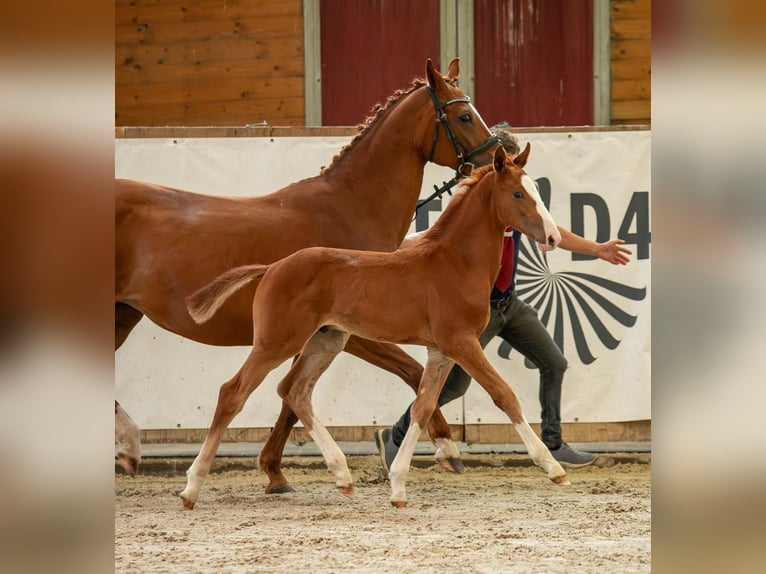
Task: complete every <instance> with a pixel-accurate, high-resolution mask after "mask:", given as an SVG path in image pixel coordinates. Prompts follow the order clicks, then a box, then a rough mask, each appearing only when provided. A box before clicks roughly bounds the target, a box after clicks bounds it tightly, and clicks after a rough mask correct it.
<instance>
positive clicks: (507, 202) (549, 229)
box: [492, 143, 561, 251]
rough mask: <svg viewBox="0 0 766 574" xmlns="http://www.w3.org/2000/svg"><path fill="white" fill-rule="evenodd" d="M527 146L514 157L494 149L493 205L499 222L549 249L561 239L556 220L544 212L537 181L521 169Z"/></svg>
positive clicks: (525, 160)
mask: <svg viewBox="0 0 766 574" xmlns="http://www.w3.org/2000/svg"><path fill="white" fill-rule="evenodd" d="M529 150H530V146H529V143H527V147H525V148H524V151H522V152H521V153H520V154H518V155H517V156H515V157H511V156H509V155H508V154H507V153H506V152H505V150H504V149H503V148H502V147H498V148H497V149H496V150H495V157H494V161H493V168H494V178H495V181H494V182H493V185H494V189H493V192H492V193H493V195H494V205H495V209H496V211H497V216H498V218H499V219H500V221H501V222H502V223H503V225H505V226H507V227H513V228H514V229H518V230H519V231H521V232H522V233H524V234H526V235H528V236H529V237H531V238H533V239H534V240H535V241H537V243H538V245H539V246H540V249H542V250H543V251H549V250H551V249H554V248H555V247H556V246H557V245H558V244H559V241H561V234H560V233H559V230H558V228H557V227H556V223H555V222H554V221H553V218H552V217H551V214H550V213H548V210H547V209H546V207H545V205H544V204H543V200H542V198H541V197H540V193H539V191H538V190H537V185H536V184H535V182H534V181H532V178H530V177H529V176H528V175H527V174H526V173H525V172H524V169H523V168H524V166H525V165H526V163H527V158H528V157H529Z"/></svg>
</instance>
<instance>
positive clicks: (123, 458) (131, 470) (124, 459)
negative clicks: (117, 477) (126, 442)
mask: <svg viewBox="0 0 766 574" xmlns="http://www.w3.org/2000/svg"><path fill="white" fill-rule="evenodd" d="M116 462H117V464H118V465H119V466H120V468H122V470H123V471H125V474H129V475H130V476H132V477H133V478H136V474H137V473H138V459H137V458H135V457H132V456H128V455H127V454H125V453H122V452H121V453H118V454H117V459H116Z"/></svg>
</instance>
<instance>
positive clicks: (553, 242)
mask: <svg viewBox="0 0 766 574" xmlns="http://www.w3.org/2000/svg"><path fill="white" fill-rule="evenodd" d="M548 245H550V246H551V247H554V246H555V245H556V240H555V239H553V236H550V237H548Z"/></svg>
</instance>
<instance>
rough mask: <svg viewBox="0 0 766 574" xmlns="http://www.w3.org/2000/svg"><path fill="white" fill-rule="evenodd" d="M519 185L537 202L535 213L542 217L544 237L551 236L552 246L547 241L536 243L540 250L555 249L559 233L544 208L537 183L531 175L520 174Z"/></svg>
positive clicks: (559, 238) (559, 237)
mask: <svg viewBox="0 0 766 574" xmlns="http://www.w3.org/2000/svg"><path fill="white" fill-rule="evenodd" d="M521 185H522V187H523V188H524V189H525V190H526V192H527V193H528V194H529V195H530V197H532V198H534V200H535V203H536V204H537V213H539V214H540V217H542V219H543V228H544V229H545V237H546V238H547V237H552V238H553V246H551V245H548V244H547V243H539V242H538V244H537V245H538V247H539V248H540V250H541V251H551V250H552V249H555V248H556V246H557V245H558V244H559V242H560V241H561V233H560V232H559V229H558V227H557V226H556V222H555V221H553V217H551V214H550V213H549V212H548V210H547V209H546V207H545V204H544V203H543V199H542V198H541V197H540V192H539V191H538V189H537V184H536V183H535V182H534V181H533V180H532V178H531V177H529V176H528V175H526V174H524V175H522V176H521Z"/></svg>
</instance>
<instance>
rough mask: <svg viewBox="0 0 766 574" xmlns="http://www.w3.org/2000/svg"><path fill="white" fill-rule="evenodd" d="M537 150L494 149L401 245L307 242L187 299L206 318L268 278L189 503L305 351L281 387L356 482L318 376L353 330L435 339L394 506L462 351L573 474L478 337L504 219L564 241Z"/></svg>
mask: <svg viewBox="0 0 766 574" xmlns="http://www.w3.org/2000/svg"><path fill="white" fill-rule="evenodd" d="M528 155H529V144H527V147H526V148H525V149H524V151H523V152H522V153H521V154H519V155H518V156H517V157H516V158H515V159H511V158H510V157H509V156H507V155H506V152H505V150H504V149H503V148H501V147H499V148H497V149H496V151H495V154H494V161H493V163H492V165H489V166H485V167H482V168H479V169H478V170H477V171H476V172H475V174H474V175H472V176H471V177H470V178H469V179H467V180H466V181H465V182H464V183H463V185H462V186H461V190H460V192H459V193H458V194H457V195H456V196H455V198H454V199H453V200H452V201H451V202H450V204H449V206H448V207H447V209H446V210H445V211H444V213H443V214H442V216H441V217H440V218H439V220H438V221H437V222H436V224H435V225H434V226H433V227H431V229H430V230H428V231H427V232H426V233H425V234H423V235H422V237H421V238H420V239H419V240H417V241H415V242H414V244H412V245H409V246H404V247H402V248H401V249H399V250H398V251H395V252H393V253H376V252H370V251H352V250H348V249H333V248H327V247H312V248H308V249H303V250H301V251H299V252H298V253H294V254H292V255H290V256H289V257H286V258H285V259H282V260H281V261H278V262H276V263H273V264H271V265H246V266H243V267H238V268H236V269H232V270H230V271H228V272H226V273H224V274H223V275H221V276H220V277H219V278H218V279H216V280H215V281H213V282H212V283H211V284H209V285H207V286H205V287H203V288H202V289H200V290H199V291H197V292H196V293H194V294H193V295H192V296H190V297H189V298H188V299H187V303H188V306H189V313H190V315H191V316H192V317H193V318H194V319H195V320H197V321H200V322H204V321H207V320H208V319H210V318H211V317H213V316H214V315H215V313H216V312H217V311H218V309H219V307H220V306H221V305H222V304H223V302H224V301H225V300H226V299H228V298H229V297H231V296H232V295H233V294H234V293H235V292H237V291H238V290H239V289H240V288H241V287H243V286H244V285H246V284H248V283H250V282H251V281H253V280H254V279H256V278H260V279H261V283H260V286H259V287H258V290H257V292H256V294H255V297H254V299H253V303H252V314H251V315H250V316H251V317H252V320H253V324H254V326H253V332H254V335H253V348H252V350H251V352H250V354H249V355H248V357H247V359H246V360H245V364H244V365H243V366H242V368H241V369H240V370H239V372H237V374H236V375H235V376H234V377H233V378H232V379H231V380H230V381H228V382H227V383H224V384H223V385H222V386H221V390H220V393H219V396H218V404H217V406H216V410H215V415H214V417H213V423H212V425H211V427H210V430H209V431H208V434H207V436H206V438H205V442H204V444H203V445H202V450H201V451H200V453H199V455H198V456H197V458H195V459H194V462H193V463H192V465H191V467H190V468H189V470H188V471H187V473H186V474H187V481H186V488H185V489H184V490H183V491H182V492H181V493H180V496H181V498H182V500H183V505H184V506H185V507H186V508H189V509H191V508H193V507H194V504H195V502H196V501H197V498H198V495H199V490H200V487H201V485H202V482H203V480H204V478H205V477H206V476H207V474H208V471H209V470H210V467H211V465H212V463H213V458H214V457H215V453H216V450H217V449H218V445H219V444H220V441H221V437H222V435H223V432H224V430H225V429H226V427H227V426H228V425H229V423H230V422H231V421H232V419H233V418H234V416H235V415H236V414H237V413H239V412H240V410H242V407H243V405H244V404H245V401H246V400H247V398H248V397H249V396H250V394H251V393H252V392H253V390H255V388H256V387H258V385H259V384H260V383H261V381H263V379H264V377H265V376H266V375H267V374H268V373H269V372H270V371H271V370H273V369H274V368H276V367H277V366H279V365H280V364H282V363H283V362H284V361H285V360H286V359H289V358H290V357H293V356H294V355H296V354H298V353H300V355H299V357H298V359H297V360H296V361H295V362H294V364H293V365H292V367H291V369H290V371H289V372H288V373H287V375H286V376H285V378H284V379H282V381H281V382H280V383H279V386H278V392H279V395H280V397H281V398H282V400H283V401H284V402H285V403H286V404H287V405H288V407H289V408H290V409H291V410H292V411H293V412H294V413H296V414H297V415H298V417H299V418H300V420H301V422H302V423H303V424H304V426H305V428H306V430H307V431H308V434H309V436H311V438H312V439H313V440H314V442H315V443H316V444H317V446H318V447H319V449H320V450H321V452H322V454H323V456H324V458H325V460H326V461H327V466H328V468H329V470H330V471H331V472H332V473H333V475H335V477H336V479H337V480H336V483H335V484H336V486H337V487H338V489H339V490H340V491H341V492H343V493H344V494H347V495H349V496H350V495H351V494H352V493H353V487H352V482H351V474H350V473H349V470H348V466H347V464H346V459H345V456H344V455H343V452H342V451H341V450H340V449H339V448H338V445H337V444H336V443H335V442H334V441H333V439H332V437H331V436H330V434H329V433H328V432H327V429H326V428H325V427H324V426H323V425H322V423H321V422H320V421H319V420H318V419H317V418H316V416H315V415H314V412H313V410H312V407H311V394H312V391H313V388H314V384H315V383H316V381H317V379H318V378H319V376H320V375H321V374H322V372H324V370H325V369H326V368H327V367H328V366H329V365H330V363H331V362H332V360H333V358H334V357H335V356H336V355H337V354H338V353H339V352H340V351H341V350H342V349H343V347H344V345H345V344H346V341H347V340H348V339H349V337H350V336H351V335H352V334H353V335H357V336H360V337H364V338H365V339H370V340H373V341H386V342H389V343H399V344H403V343H407V344H415V345H423V346H425V347H427V348H428V361H427V363H426V368H425V371H424V373H423V377H422V379H421V381H420V385H419V387H418V390H417V397H416V398H415V402H414V403H413V405H412V417H411V419H412V420H411V423H410V428H409V430H408V431H407V434H406V436H405V438H404V440H403V441H402V445H401V448H400V449H399V452H398V454H397V455H396V458H395V459H394V462H393V464H392V465H391V469H390V473H389V478H390V480H391V491H392V494H391V503H392V504H393V505H394V506H398V507H400V506H405V504H406V493H405V480H406V477H407V473H408V470H409V466H410V460H411V458H412V454H413V453H414V451H415V445H416V443H417V440H418V437H419V436H420V431H421V429H422V428H424V426H425V425H426V424H427V423H428V421H429V419H430V418H431V415H432V413H433V412H434V410H435V407H436V402H437V398H438V396H439V392H440V391H441V387H442V385H443V384H444V380H445V378H446V376H447V373H448V372H449V371H450V369H451V368H452V366H453V365H454V364H455V362H457V363H458V364H459V365H460V366H461V367H463V368H464V369H465V370H466V371H467V372H468V373H470V375H471V377H473V378H474V379H476V380H477V381H478V382H479V384H481V386H482V387H484V389H485V390H486V391H487V392H488V393H489V394H490V396H491V397H492V399H493V400H494V402H495V404H496V405H498V407H500V408H501V409H502V410H503V411H504V412H505V413H506V414H507V415H508V416H509V418H510V419H511V421H512V422H513V424H514V425H515V427H516V430H517V431H518V433H519V435H520V436H521V438H522V440H523V441H524V444H525V445H526V447H527V449H528V451H529V455H530V457H531V459H532V460H533V461H534V462H535V463H536V464H538V465H540V466H542V467H543V469H544V470H545V471H546V472H547V474H548V477H549V478H550V479H551V480H552V481H554V482H555V483H557V484H568V483H569V481H568V479H567V477H566V473H565V472H564V469H563V468H562V467H561V465H560V464H559V463H558V462H557V461H556V460H555V459H554V458H553V456H552V455H551V453H550V452H549V451H548V449H547V447H546V446H545V444H543V442H542V441H541V440H540V438H539V437H538V436H537V435H536V434H535V433H534V431H533V430H532V428H531V427H530V426H529V424H528V423H527V422H526V419H525V418H524V415H523V413H522V410H521V405H520V404H519V402H518V400H517V399H516V396H515V395H514V393H513V391H512V390H511V388H510V387H509V386H508V385H507V384H506V383H505V381H503V379H502V377H500V375H499V374H498V373H497V371H495V369H494V368H493V367H492V365H491V364H490V362H489V361H488V360H487V358H486V356H485V355H484V351H483V350H482V348H481V345H480V344H479V335H480V333H481V332H482V331H483V329H484V327H485V326H486V324H487V321H488V320H489V309H488V307H487V301H488V300H489V295H490V291H491V289H492V285H493V284H494V282H495V279H496V277H497V273H498V270H499V268H500V256H501V252H502V246H503V235H504V231H505V229H506V228H507V227H508V226H513V227H514V228H515V229H519V230H521V231H522V232H523V233H525V234H527V235H528V236H530V237H532V238H533V239H535V240H536V241H538V242H539V243H542V244H545V245H546V246H547V247H549V248H554V247H555V246H556V245H557V244H558V242H559V241H560V240H561V235H560V234H559V232H558V230H557V228H556V225H555V223H554V221H553V218H552V217H551V216H550V214H549V213H548V211H547V210H546V208H545V206H544V205H543V203H542V200H541V199H540V195H539V193H538V191H537V187H536V186H535V184H534V182H533V181H532V180H531V179H530V178H529V176H527V175H526V174H525V173H524V170H523V169H522V168H523V167H524V165H525V164H526V161H527V157H528ZM438 440H440V441H441V440H442V439H438ZM442 446H443V445H442Z"/></svg>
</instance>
